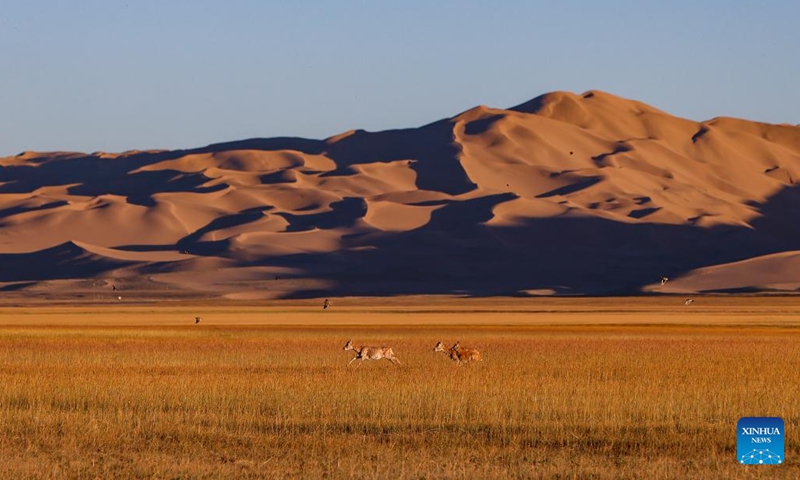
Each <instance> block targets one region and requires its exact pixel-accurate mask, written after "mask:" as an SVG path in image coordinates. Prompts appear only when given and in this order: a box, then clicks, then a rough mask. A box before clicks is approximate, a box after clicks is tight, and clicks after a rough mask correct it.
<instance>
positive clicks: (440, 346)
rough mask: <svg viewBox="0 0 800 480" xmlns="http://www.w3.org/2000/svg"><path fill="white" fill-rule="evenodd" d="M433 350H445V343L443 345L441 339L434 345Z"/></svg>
mask: <svg viewBox="0 0 800 480" xmlns="http://www.w3.org/2000/svg"><path fill="white" fill-rule="evenodd" d="M433 351H434V352H444V345H442V342H441V341H440V342H438V343H437V344H436V346H435V347H433Z"/></svg>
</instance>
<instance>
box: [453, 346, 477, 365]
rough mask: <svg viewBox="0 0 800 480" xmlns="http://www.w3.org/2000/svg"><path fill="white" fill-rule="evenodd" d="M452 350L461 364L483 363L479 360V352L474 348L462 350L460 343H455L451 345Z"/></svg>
mask: <svg viewBox="0 0 800 480" xmlns="http://www.w3.org/2000/svg"><path fill="white" fill-rule="evenodd" d="M452 350H453V351H454V352H456V355H458V359H459V360H460V361H461V362H464V363H468V362H482V361H483V359H482V358H481V352H479V351H477V350H475V349H474V348H462V347H461V343H460V342H456V344H455V345H453V348H452Z"/></svg>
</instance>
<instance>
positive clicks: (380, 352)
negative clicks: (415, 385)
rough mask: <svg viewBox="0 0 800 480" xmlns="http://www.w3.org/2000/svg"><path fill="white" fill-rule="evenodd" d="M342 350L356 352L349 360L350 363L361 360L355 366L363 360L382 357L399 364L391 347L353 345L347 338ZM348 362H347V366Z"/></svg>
mask: <svg viewBox="0 0 800 480" xmlns="http://www.w3.org/2000/svg"><path fill="white" fill-rule="evenodd" d="M343 350H345V351H347V350H352V351H354V352H356V356H355V357H354V358H353V359H352V360H350V363H353V362H355V361H356V360H361V361H360V362H358V365H356V368H358V367H360V366H361V364H362V363H364V360H380V359H382V358H385V359H386V360H389V361H390V362H392V363H394V364H395V365H397V366H400V360H398V359H396V358H395V357H394V351H393V350H392V348H391V347H354V346H353V341H352V340H348V341H347V343H346V344H345V346H344V349H343ZM350 363H348V364H347V366H348V367H349V366H350Z"/></svg>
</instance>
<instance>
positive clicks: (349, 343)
mask: <svg viewBox="0 0 800 480" xmlns="http://www.w3.org/2000/svg"><path fill="white" fill-rule="evenodd" d="M342 350H355V347H354V346H353V341H352V340H348V341H347V343H346V344H345V345H344V348H343V349H342Z"/></svg>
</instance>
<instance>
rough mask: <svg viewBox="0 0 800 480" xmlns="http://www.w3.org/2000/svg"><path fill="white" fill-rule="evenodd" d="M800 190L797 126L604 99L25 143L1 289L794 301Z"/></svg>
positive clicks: (10, 176)
mask: <svg viewBox="0 0 800 480" xmlns="http://www.w3.org/2000/svg"><path fill="white" fill-rule="evenodd" d="M798 179H800V128H799V127H797V126H790V125H770V124H764V123H758V122H751V121H747V120H740V119H733V118H714V119H711V120H708V121H703V122H696V121H692V120H688V119H683V118H677V117H674V116H671V115H669V114H668V113H666V112H663V111H661V110H658V109H656V108H653V107H651V106H648V105H646V104H644V103H642V102H638V101H633V100H628V99H624V98H620V97H617V96H614V95H611V94H608V93H605V92H600V91H590V92H586V93H583V94H580V95H579V94H574V93H570V92H553V93H548V94H545V95H542V96H540V97H537V98H535V99H533V100H531V101H529V102H525V103H523V104H521V105H518V106H516V107H513V108H510V109H499V108H490V107H486V106H479V107H476V108H473V109H470V110H467V111H465V112H462V113H460V114H458V115H455V116H453V117H451V118H446V119H443V120H439V121H436V122H433V123H430V124H428V125H425V126H422V127H419V128H408V129H399V130H388V131H383V132H366V131H363V130H352V131H348V132H344V133H342V134H340V135H337V136H333V137H330V138H328V139H325V140H311V139H302V138H267V139H249V140H242V141H237V142H230V143H224V144H215V145H209V146H207V147H203V148H197V149H192V150H180V151H130V152H124V153H120V154H113V153H103V152H98V153H94V154H82V153H75V152H24V153H22V154H20V155H17V156H15V157H8V158H0V260H2V262H0V265H2V268H1V269H0V282H5V284H8V285H14V287H13V288H10V287H9V288H7V289H5V290H6V294H7V295H11V294H12V293H13V294H14V295H24V294H25V291H26V289H28V288H34V286H35V288H37V289H38V290H37V291H46V290H47V286H48V285H51V284H54V283H53V282H56V281H58V282H62V283H60V284H59V285H64V284H65V283H64V280H65V279H73V280H80V279H97V278H102V279H104V280H105V281H117V282H120V283H121V284H124V283H125V282H128V284H129V285H143V283H141V282H143V281H144V280H143V279H147V285H148V288H161V287H164V288H166V287H165V286H168V287H169V288H170V289H171V291H173V292H175V291H177V292H201V293H202V294H203V295H221V296H227V297H228V298H234V299H235V298H240V299H253V298H277V297H292V296H294V297H304V296H318V295H392V294H426V293H436V294H467V295H492V294H525V293H526V292H550V293H555V294H599V293H635V292H640V291H659V292H663V293H687V292H700V291H742V290H746V291H758V290H770V291H773V290H779V291H795V290H797V289H798V288H800V279H798V278H797V276H796V274H795V273H794V272H795V271H797V269H796V268H791V267H792V266H794V264H795V263H797V253H796V250H797V245H798V241H800V210H798V209H797V205H798V201H800V193H799V192H800V191H799V190H798V189H797V186H796V182H797V181H798ZM281 272H283V274H285V273H286V272H291V279H292V280H291V281H289V280H286V279H283V280H281V279H280V277H281ZM661 275H669V276H670V277H672V278H673V279H675V280H674V281H673V282H670V283H669V284H668V285H667V286H665V287H663V288H662V287H661V286H660V285H657V284H656V282H657V281H658V279H659V278H660V277H661ZM276 277H277V280H276V279H275V278H276ZM15 282H16V283H15ZM137 282H138V283H137ZM276 282H278V283H276ZM94 284H97V282H94ZM56 290H58V289H54V291H56ZM58 292H60V293H59V294H63V291H62V290H58ZM54 295H55V293H54Z"/></svg>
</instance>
